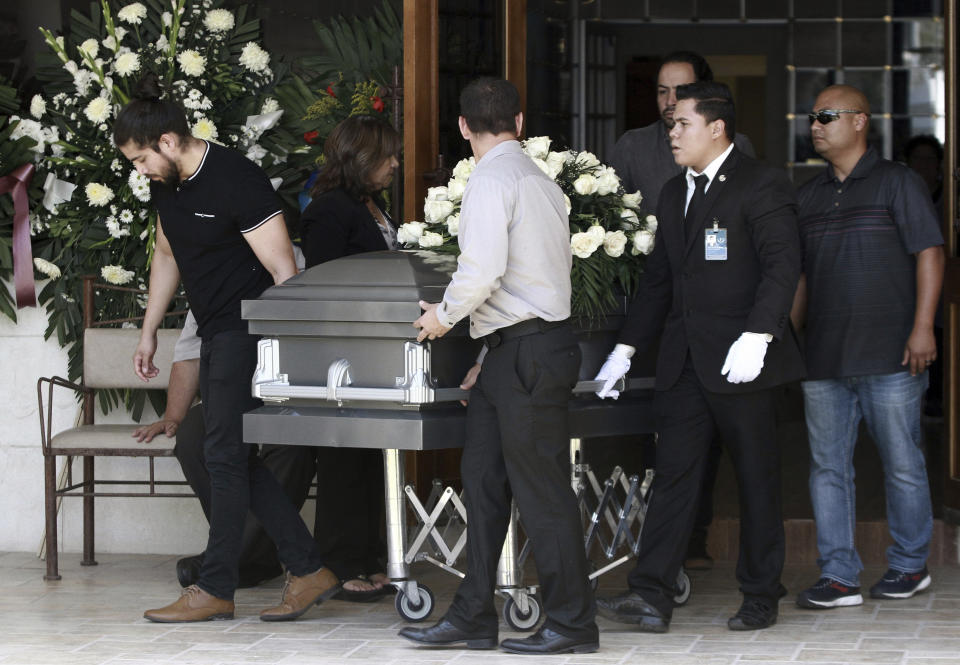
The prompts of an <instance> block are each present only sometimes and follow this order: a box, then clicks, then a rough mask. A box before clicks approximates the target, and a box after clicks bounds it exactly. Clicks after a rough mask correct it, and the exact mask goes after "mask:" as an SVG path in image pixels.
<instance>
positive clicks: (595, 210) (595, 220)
mask: <svg viewBox="0 0 960 665" xmlns="http://www.w3.org/2000/svg"><path fill="white" fill-rule="evenodd" d="M551 143H552V141H551V139H550V138H549V137H547V136H536V137H532V138H529V139H527V140H526V141H524V142H523V150H524V152H525V153H526V154H527V155H528V156H529V157H530V158H531V160H533V162H534V163H535V164H536V165H537V167H539V168H540V170H541V171H543V172H544V173H545V174H546V175H547V176H548V177H549V178H551V179H552V180H554V181H555V182H556V183H557V184H558V185H559V186H560V189H561V190H562V191H563V195H564V203H565V206H566V210H567V214H568V215H569V218H570V219H569V223H570V251H571V253H572V254H573V257H574V260H573V269H572V271H571V281H572V285H573V297H572V301H571V309H572V313H573V314H574V315H575V316H586V317H595V316H600V315H602V314H603V312H605V311H608V310H610V309H611V308H612V307H614V306H615V305H616V299H615V297H614V295H613V286H614V285H615V284H619V286H620V288H621V289H622V290H623V291H624V293H625V294H627V295H629V294H631V293H632V292H633V290H634V289H635V288H636V285H637V282H638V280H639V275H640V272H641V270H642V267H643V257H644V256H645V255H647V254H649V253H650V251H651V250H652V249H653V238H654V231H655V230H656V218H655V217H654V216H653V215H647V216H644V217H643V219H642V220H641V217H640V213H641V207H640V204H641V201H642V200H643V196H642V195H641V194H640V192H633V193H629V194H628V193H625V192H624V191H623V188H622V186H621V184H620V178H619V177H618V176H617V174H616V172H615V171H614V170H613V169H612V168H610V167H609V166H605V165H604V164H601V163H600V160H598V159H597V157H596V155H594V154H593V153H590V152H586V151H584V152H575V151H572V150H560V151H552V150H550V145H551ZM475 168H476V162H475V160H474V158H473V157H470V158H469V159H463V160H461V161H460V162H458V163H457V165H456V166H455V167H454V168H453V177H452V178H451V179H450V181H449V182H448V183H447V185H446V186H445V187H431V188H430V189H429V190H428V191H427V196H426V199H425V200H424V203H423V218H424V221H422V222H419V221H417V222H407V223H406V224H403V225H401V226H400V229H399V230H398V232H397V239H398V241H399V242H400V243H401V244H402V245H404V246H406V247H411V248H427V249H433V250H435V251H441V252H449V253H454V254H456V253H459V246H458V245H457V237H458V235H459V233H460V204H461V202H462V199H463V196H464V193H465V190H466V187H467V183H468V182H469V179H470V174H471V173H473V170H474V169H475ZM601 248H603V251H599V250H600V249H601Z"/></svg>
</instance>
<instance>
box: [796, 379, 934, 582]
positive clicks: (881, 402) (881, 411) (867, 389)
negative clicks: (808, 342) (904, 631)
mask: <svg viewBox="0 0 960 665" xmlns="http://www.w3.org/2000/svg"><path fill="white" fill-rule="evenodd" d="M927 380H928V377H927V373H926V372H923V373H922V374H918V375H917V376H910V373H909V372H897V373H895V374H878V375H873V376H857V377H851V378H845V379H823V380H819V381H804V382H803V384H802V385H803V398H804V407H805V410H806V420H807V433H808V436H809V438H810V497H811V499H812V501H813V514H814V517H815V518H816V521H817V548H818V549H819V551H820V558H819V559H817V565H819V566H820V570H821V571H822V574H823V576H825V577H832V578H833V579H835V580H838V581H840V582H842V583H844V584H847V585H849V586H859V584H860V571H861V570H863V564H862V563H861V561H860V556H859V555H858V554H857V550H856V546H855V544H854V532H855V527H856V493H855V491H854V482H853V477H854V470H853V449H854V446H855V445H856V442H857V427H858V425H859V423H860V419H861V418H863V419H864V421H865V422H866V424H867V429H868V430H869V432H870V436H871V437H872V438H873V440H874V442H875V443H876V445H877V449H878V450H879V452H880V458H881V460H882V462H883V471H884V487H885V489H886V495H887V523H888V526H889V529H890V536H891V537H892V538H893V545H891V546H890V547H889V548H887V562H888V564H889V566H890V568H893V569H894V570H898V571H901V572H916V571H919V570H921V569H922V568H923V567H924V566H925V565H926V562H927V555H928V554H929V552H930V537H931V533H932V531H933V512H932V509H931V506H930V487H929V484H928V482H927V466H926V461H925V459H924V453H923V442H922V436H921V427H920V414H921V400H922V399H923V393H924V391H925V390H926V388H927Z"/></svg>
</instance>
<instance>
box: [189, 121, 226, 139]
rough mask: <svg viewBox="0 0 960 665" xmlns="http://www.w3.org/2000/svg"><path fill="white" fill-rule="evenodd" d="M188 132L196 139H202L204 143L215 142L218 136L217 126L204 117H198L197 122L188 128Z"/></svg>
mask: <svg viewBox="0 0 960 665" xmlns="http://www.w3.org/2000/svg"><path fill="white" fill-rule="evenodd" d="M190 132H191V133H192V134H193V135H194V136H195V137H197V138H198V139H204V140H206V141H215V140H216V138H217V136H219V135H220V133H219V132H218V131H217V126H216V125H215V124H213V122H211V121H210V119H209V118H207V117H205V116H200V117H199V118H198V119H197V121H196V122H195V123H193V125H192V126H191V127H190Z"/></svg>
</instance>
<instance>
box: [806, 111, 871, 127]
mask: <svg viewBox="0 0 960 665" xmlns="http://www.w3.org/2000/svg"><path fill="white" fill-rule="evenodd" d="M841 113H864V112H863V111H854V110H852V109H824V110H823V111H817V112H816V113H808V114H807V117H808V118H809V119H810V124H811V125H812V124H813V123H814V122H819V123H820V124H821V125H829V124H830V123H831V122H833V121H834V120H836V119H837V118H839V117H840V114H841ZM864 115H866V116H869V115H870V114H869V113H864Z"/></svg>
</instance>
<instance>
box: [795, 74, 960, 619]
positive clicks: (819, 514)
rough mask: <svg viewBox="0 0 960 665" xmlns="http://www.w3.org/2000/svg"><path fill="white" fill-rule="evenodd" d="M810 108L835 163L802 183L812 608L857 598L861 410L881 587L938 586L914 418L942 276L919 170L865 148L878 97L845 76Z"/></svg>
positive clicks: (801, 292) (891, 591)
mask: <svg viewBox="0 0 960 665" xmlns="http://www.w3.org/2000/svg"><path fill="white" fill-rule="evenodd" d="M813 108H814V112H813V113H811V114H810V134H811V138H812V139H813V146H814V148H815V149H816V151H817V152H818V153H820V155H822V156H823V157H824V159H826V160H827V161H828V162H829V165H828V166H827V168H826V169H825V170H824V172H823V173H821V174H820V175H818V176H817V177H815V178H814V179H813V180H811V181H810V182H808V183H806V184H805V185H804V186H803V187H802V188H801V189H800V192H799V196H798V202H799V211H800V238H801V242H802V245H803V269H804V276H803V277H802V278H801V281H800V286H799V288H798V291H797V298H796V302H795V305H794V311H793V316H794V323H795V325H797V327H799V325H798V324H799V323H800V321H802V320H803V318H804V314H805V317H806V354H807V380H806V381H804V382H803V395H804V406H805V411H806V421H807V431H808V433H809V439H810V455H811V463H810V494H811V498H812V501H813V512H814V517H815V518H816V522H817V547H818V549H819V552H820V557H819V558H818V559H817V564H818V565H819V566H820V569H821V578H820V580H819V581H818V582H817V583H816V584H814V585H813V586H812V587H810V588H809V589H806V590H805V591H803V592H801V593H800V595H799V596H798V597H797V604H798V605H800V606H801V607H805V608H810V609H826V608H833V607H844V606H852V605H860V604H861V603H862V602H863V598H862V596H861V595H860V579H859V577H860V571H861V570H862V569H863V564H862V563H861V561H860V557H859V555H858V554H857V551H856V547H855V545H854V532H855V525H856V507H855V499H856V493H855V491H854V483H853V476H854V472H853V449H854V446H855V444H856V441H857V428H858V424H859V422H860V419H861V418H862V419H864V420H865V422H866V425H867V428H868V429H869V431H870V435H871V437H872V438H873V440H874V442H875V443H876V445H877V448H878V450H879V452H880V456H881V457H882V459H883V467H884V474H885V487H886V496H887V521H888V525H889V529H890V535H891V537H892V539H893V545H891V546H890V547H889V548H888V549H887V563H888V567H889V570H887V572H886V574H884V576H883V577H882V578H881V579H880V581H879V582H877V583H876V584H874V585H873V586H872V587H871V588H870V595H871V596H872V597H873V598H909V597H910V596H912V595H913V594H914V593H916V592H918V591H922V590H923V589H925V588H927V587H928V586H930V575H929V573H928V572H927V566H926V563H927V555H928V553H929V549H930V536H931V532H932V526H933V515H932V511H931V505H930V489H929V486H928V483H927V471H926V464H925V461H924V451H923V442H922V437H921V427H920V417H921V401H922V399H923V393H924V390H925V389H926V387H927V382H928V372H927V366H928V365H929V364H930V363H932V362H933V360H934V358H935V357H936V353H937V349H936V344H935V342H934V336H933V317H934V312H935V311H936V308H937V299H938V298H939V296H940V286H941V282H942V280H943V265H944V256H943V237H942V235H941V233H940V223H939V220H938V219H937V216H936V213H935V212H934V210H933V206H932V204H931V202H930V196H929V194H928V193H927V189H926V186H925V185H924V183H923V181H922V180H921V179H920V177H919V176H918V175H917V174H916V173H914V172H912V171H911V170H910V169H909V168H907V167H906V166H904V165H902V164H898V163H894V162H891V161H888V160H886V159H882V158H881V157H880V156H879V155H878V154H877V152H876V150H875V149H874V148H872V147H867V133H868V130H869V125H870V106H869V103H868V102H867V99H866V97H865V96H864V95H863V93H862V92H860V91H859V90H857V89H856V88H854V87H851V86H847V85H834V86H830V87H828V88H826V89H825V90H823V91H822V92H821V93H820V95H819V96H818V97H817V100H816V102H815V104H814V107H813Z"/></svg>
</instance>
